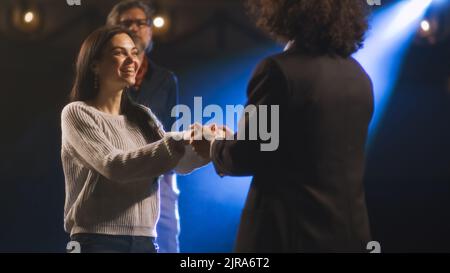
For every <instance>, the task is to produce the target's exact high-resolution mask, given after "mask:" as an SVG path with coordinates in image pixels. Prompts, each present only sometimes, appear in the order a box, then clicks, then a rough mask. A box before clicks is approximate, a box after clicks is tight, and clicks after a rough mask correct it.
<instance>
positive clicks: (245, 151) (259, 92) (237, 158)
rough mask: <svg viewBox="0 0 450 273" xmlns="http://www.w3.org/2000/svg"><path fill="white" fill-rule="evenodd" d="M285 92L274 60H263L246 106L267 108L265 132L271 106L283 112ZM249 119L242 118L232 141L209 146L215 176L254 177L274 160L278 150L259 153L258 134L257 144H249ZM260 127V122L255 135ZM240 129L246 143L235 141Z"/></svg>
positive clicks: (251, 142) (253, 78)
mask: <svg viewBox="0 0 450 273" xmlns="http://www.w3.org/2000/svg"><path fill="white" fill-rule="evenodd" d="M286 92H287V83H286V80H285V77H284V75H283V73H282V71H281V69H280V67H279V66H278V65H277V64H276V62H275V60H273V59H270V58H269V59H266V60H264V61H262V62H261V63H260V64H259V65H258V66H257V68H256V69H255V71H254V73H253V76H252V78H251V80H250V82H249V84H248V88H247V97H248V100H247V103H246V106H248V105H254V106H256V109H257V110H258V111H259V109H260V108H261V106H262V105H267V106H268V108H267V109H268V110H269V111H268V112H269V115H268V119H267V120H266V121H264V122H266V123H268V124H266V126H267V127H266V128H270V106H271V105H280V109H282V107H281V106H282V105H281V104H284V100H286V99H287V95H286ZM249 116H250V115H243V116H242V117H241V120H240V122H239V126H238V131H237V133H236V134H235V136H234V140H215V141H214V142H213V144H212V145H211V159H212V162H213V164H214V167H215V169H216V172H217V173H218V174H219V175H221V176H223V175H231V176H250V175H255V173H256V171H257V170H258V168H261V167H264V166H267V164H269V163H270V160H273V158H275V157H274V156H275V154H276V153H277V150H275V151H272V152H269V151H261V144H262V143H264V142H263V141H261V140H260V138H259V133H258V138H257V140H249V138H248V132H249V130H248V129H249V120H250V119H251V118H250V117H249ZM258 118H259V117H258ZM277 122H279V121H277ZM259 126H260V121H259V122H258V126H257V127H258V132H259ZM243 129H244V130H245V134H246V135H247V136H246V138H245V140H238V138H237V135H238V134H239V133H241V130H243Z"/></svg>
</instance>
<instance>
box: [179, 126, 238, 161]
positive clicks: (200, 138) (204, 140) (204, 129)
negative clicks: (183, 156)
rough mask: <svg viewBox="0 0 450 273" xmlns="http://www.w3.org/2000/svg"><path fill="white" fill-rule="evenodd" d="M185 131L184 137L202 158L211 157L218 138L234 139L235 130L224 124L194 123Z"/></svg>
mask: <svg viewBox="0 0 450 273" xmlns="http://www.w3.org/2000/svg"><path fill="white" fill-rule="evenodd" d="M189 129H190V130H188V131H185V136H184V139H185V141H188V142H189V144H190V145H191V146H192V148H193V149H194V151H195V152H196V153H197V154H198V155H199V156H201V157H202V158H205V159H208V160H210V159H211V156H210V150H211V145H212V143H213V142H214V140H216V139H233V137H234V132H233V131H232V130H231V129H230V128H228V127H227V126H224V125H217V124H211V125H204V126H203V125H201V124H200V123H194V124H192V125H191V126H190V127H189Z"/></svg>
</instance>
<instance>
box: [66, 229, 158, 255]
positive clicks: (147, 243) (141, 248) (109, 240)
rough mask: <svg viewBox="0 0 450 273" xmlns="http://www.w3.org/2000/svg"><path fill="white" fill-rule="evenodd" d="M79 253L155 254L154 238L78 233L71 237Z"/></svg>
mask: <svg viewBox="0 0 450 273" xmlns="http://www.w3.org/2000/svg"><path fill="white" fill-rule="evenodd" d="M70 238H71V240H72V245H73V244H74V243H73V242H75V244H77V243H78V244H79V250H80V252H81V253H157V252H158V245H157V244H156V242H155V238H154V237H147V236H127V235H106V234H92V233H79V234H74V235H72V236H71V237H70Z"/></svg>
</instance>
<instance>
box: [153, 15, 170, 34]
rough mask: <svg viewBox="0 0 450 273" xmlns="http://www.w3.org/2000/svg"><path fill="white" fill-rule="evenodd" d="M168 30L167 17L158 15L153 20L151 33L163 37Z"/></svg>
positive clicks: (168, 22) (168, 21)
mask: <svg viewBox="0 0 450 273" xmlns="http://www.w3.org/2000/svg"><path fill="white" fill-rule="evenodd" d="M169 28H170V20H169V16H166V15H162V14H159V15H157V16H155V17H154V18H153V33H154V34H155V35H156V36H163V35H164V34H165V33H167V31H168V30H169Z"/></svg>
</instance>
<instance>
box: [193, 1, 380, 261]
mask: <svg viewBox="0 0 450 273" xmlns="http://www.w3.org/2000/svg"><path fill="white" fill-rule="evenodd" d="M362 2H363V1H356V0H315V1H300V0H297V1H290V0H280V1H249V2H248V6H249V10H250V11H251V13H252V14H255V15H257V18H258V21H257V22H258V25H259V26H261V27H263V28H264V29H266V30H268V31H269V32H270V33H272V34H274V35H276V36H277V37H278V38H284V39H285V40H286V41H290V42H289V45H288V47H287V48H286V50H285V51H284V52H282V53H279V54H276V55H274V56H270V57H268V58H266V59H264V60H263V61H262V62H261V63H260V64H258V66H257V67H256V69H255V71H254V73H253V76H252V78H251V80H250V82H249V84H248V90H247V95H248V102H247V106H248V105H254V106H256V108H255V109H256V110H255V111H253V112H250V113H249V114H248V115H244V117H243V119H242V122H240V125H239V127H238V132H237V133H236V134H235V135H234V137H233V135H232V132H230V130H229V129H226V128H223V127H222V128H219V129H220V130H218V127H217V126H214V125H213V126H208V127H206V126H204V127H199V126H198V125H197V126H194V127H195V130H196V133H195V134H198V133H203V134H205V133H206V134H215V135H216V136H221V137H222V138H223V137H224V134H223V132H222V130H225V133H226V136H227V139H222V138H219V137H216V138H211V137H209V138H206V139H202V140H191V141H192V143H193V144H194V146H195V150H196V151H197V153H199V154H200V155H202V156H204V157H211V159H212V162H213V164H214V167H215V169H216V171H217V173H218V174H220V175H231V176H253V180H252V183H251V187H250V191H249V193H248V196H247V200H246V203H245V207H244V210H243V212H242V216H241V222H240V226H239V230H238V235H237V240H236V245H235V251H237V252H364V251H366V245H367V243H368V242H369V241H370V240H371V235H370V228H369V219H368V213H367V208H366V202H365V192H364V185H363V174H364V161H365V151H364V147H365V143H366V139H367V134H368V126H369V123H370V121H371V117H372V113H373V90H372V82H371V80H370V78H369V76H368V75H367V74H366V72H365V71H364V69H363V68H362V67H361V65H360V64H359V63H358V62H357V61H356V60H354V59H353V58H352V57H351V54H353V53H354V52H356V51H357V50H358V49H360V48H361V47H362V43H363V37H364V33H365V31H366V29H367V19H366V18H367V12H366V10H365V7H364V4H363V3H362ZM266 105H267V106H268V109H270V108H271V107H274V106H275V105H279V113H278V114H279V115H278V118H279V120H278V122H277V124H278V125H279V126H278V128H279V142H278V143H279V145H278V147H277V149H275V150H273V151H262V150H263V149H262V146H261V144H263V143H264V141H262V140H261V138H258V139H257V140H249V137H248V133H246V135H247V138H246V139H245V140H238V137H237V136H238V134H239V133H240V132H242V131H245V132H248V130H250V129H251V128H250V126H249V124H250V123H251V122H252V119H257V120H258V122H259V123H258V124H259V125H261V124H265V125H266V126H268V127H269V128H270V126H271V125H270V124H271V123H270V122H269V121H270V120H271V115H273V114H274V113H275V112H271V111H269V115H268V118H267V119H263V117H262V116H258V115H257V114H258V113H259V112H256V111H259V110H264V109H263V107H262V106H266ZM261 122H262V123H261ZM272 125H273V124H272ZM272 129H275V130H276V126H273V128H272ZM202 130H203V132H201V131H202ZM219 132H221V133H219ZM230 136H232V138H233V139H232V140H229V139H228V138H230ZM207 139H210V140H207Z"/></svg>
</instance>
